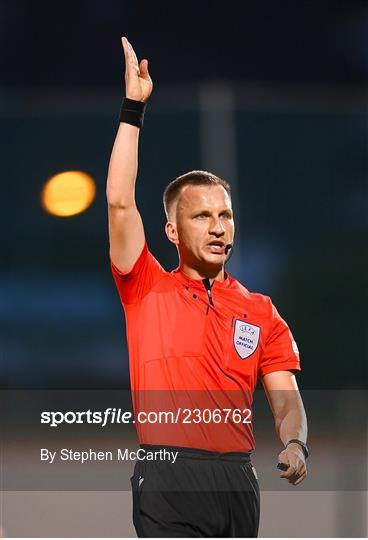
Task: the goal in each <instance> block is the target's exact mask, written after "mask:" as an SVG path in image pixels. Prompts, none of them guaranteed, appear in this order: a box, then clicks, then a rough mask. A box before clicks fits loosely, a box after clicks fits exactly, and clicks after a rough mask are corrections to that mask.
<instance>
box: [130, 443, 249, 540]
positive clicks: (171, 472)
mask: <svg viewBox="0 0 368 540" xmlns="http://www.w3.org/2000/svg"><path fill="white" fill-rule="evenodd" d="M141 448H143V449H144V450H145V451H146V452H147V451H151V452H159V451H160V450H163V449H165V450H167V451H168V452H169V451H172V452H178V455H177V458H176V461H175V463H172V460H170V461H169V460H168V459H165V460H164V459H154V460H152V461H149V460H148V459H144V460H137V461H136V464H135V467H134V475H133V476H132V478H131V484H132V492H133V522H134V526H135V529H136V531H137V535H138V536H139V537H153V538H155V537H182V538H183V537H184V538H185V537H256V536H257V534H258V525H259V487H258V481H257V478H256V476H255V470H254V468H253V467H252V464H251V461H250V454H249V453H243V452H229V453H216V452H209V451H206V450H200V449H195V448H180V447H175V446H171V447H169V446H151V445H141ZM146 455H147V454H146ZM156 455H158V454H156Z"/></svg>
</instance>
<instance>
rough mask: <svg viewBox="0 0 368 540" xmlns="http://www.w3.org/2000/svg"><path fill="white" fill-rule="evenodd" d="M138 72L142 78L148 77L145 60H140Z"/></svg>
mask: <svg viewBox="0 0 368 540" xmlns="http://www.w3.org/2000/svg"><path fill="white" fill-rule="evenodd" d="M139 71H140V74H141V75H142V76H144V75H148V60H146V59H145V58H144V59H143V60H141V63H140V64H139Z"/></svg>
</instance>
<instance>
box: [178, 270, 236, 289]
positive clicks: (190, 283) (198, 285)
mask: <svg viewBox="0 0 368 540" xmlns="http://www.w3.org/2000/svg"><path fill="white" fill-rule="evenodd" d="M171 275H172V276H174V277H175V278H176V279H177V280H178V281H180V283H182V284H183V285H185V286H186V287H191V288H193V289H203V287H204V285H203V279H192V278H189V277H188V276H186V275H185V274H184V273H183V272H182V271H181V270H180V268H179V266H178V267H177V268H175V270H173V271H172V272H171ZM231 280H232V278H231V277H230V276H229V274H228V273H227V272H225V279H224V280H223V281H220V280H218V279H215V280H214V282H213V284H212V287H216V289H218V288H221V289H225V288H227V287H229V286H230V285H231Z"/></svg>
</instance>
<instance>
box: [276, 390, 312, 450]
mask: <svg viewBox="0 0 368 540" xmlns="http://www.w3.org/2000/svg"><path fill="white" fill-rule="evenodd" d="M283 399H284V403H283V404H282V406H281V407H279V410H278V411H277V412H276V411H274V415H275V427H276V432H277V434H278V436H279V437H280V439H281V441H282V442H283V444H284V445H286V444H287V442H288V441H290V440H291V439H298V440H300V441H303V442H306V441H307V436H308V427H307V417H306V414H305V410H304V406H303V403H302V400H301V397H300V394H299V392H297V391H286V394H285V395H284V396H283Z"/></svg>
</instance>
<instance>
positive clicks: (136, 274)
mask: <svg viewBox="0 0 368 540" xmlns="http://www.w3.org/2000/svg"><path fill="white" fill-rule="evenodd" d="M110 262H111V271H112V274H113V276H114V280H115V283H116V286H117V289H118V291H119V295H120V298H121V301H122V302H123V304H134V303H136V302H138V301H139V300H141V299H142V298H143V297H144V296H145V295H146V294H147V293H148V292H149V291H150V290H151V289H152V287H153V286H154V285H155V283H157V281H158V280H159V279H161V277H162V276H164V275H165V274H166V272H165V270H164V269H163V268H162V266H161V265H160V263H159V262H158V261H157V259H155V257H154V256H153V255H152V253H151V252H150V251H149V249H148V246H147V242H145V244H144V247H143V250H142V252H141V254H140V256H139V257H138V259H137V261H136V262H135V265H134V266H133V268H132V269H131V271H130V272H128V273H127V274H123V273H122V272H120V270H119V269H118V268H117V267H116V266H115V265H114V263H113V262H112V261H110Z"/></svg>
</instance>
